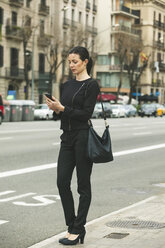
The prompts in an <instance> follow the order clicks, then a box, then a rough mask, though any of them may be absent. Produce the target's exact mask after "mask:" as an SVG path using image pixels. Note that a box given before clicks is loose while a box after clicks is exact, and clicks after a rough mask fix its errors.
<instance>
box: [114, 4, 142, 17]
mask: <svg viewBox="0 0 165 248" xmlns="http://www.w3.org/2000/svg"><path fill="white" fill-rule="evenodd" d="M118 11H122V12H124V13H126V14H129V15H133V16H134V17H137V18H139V14H138V13H137V11H136V10H134V9H130V8H128V7H126V6H124V5H121V6H119V7H118V8H116V9H115V10H113V12H118Z"/></svg>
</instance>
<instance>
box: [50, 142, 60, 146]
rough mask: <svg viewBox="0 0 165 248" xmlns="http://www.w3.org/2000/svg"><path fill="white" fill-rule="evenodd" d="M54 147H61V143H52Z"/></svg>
mask: <svg viewBox="0 0 165 248" xmlns="http://www.w3.org/2000/svg"><path fill="white" fill-rule="evenodd" d="M52 145H53V146H58V145H60V142H55V143H52Z"/></svg>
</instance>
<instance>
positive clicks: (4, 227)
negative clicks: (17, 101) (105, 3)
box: [0, 117, 165, 248]
mask: <svg viewBox="0 0 165 248" xmlns="http://www.w3.org/2000/svg"><path fill="white" fill-rule="evenodd" d="M108 122H109V124H110V132H111V138H112V144H113V152H114V158H115V160H114V162H111V163H107V164H97V165H94V167H93V174H92V191H93V198H92V204H91V208H90V211H89V215H88V221H89V220H92V219H95V218H98V217H100V216H103V215H105V214H108V213H110V212H113V211H115V210H118V209H121V208H123V207H126V206H129V205H131V204H133V203H135V202H138V201H140V200H143V199H146V198H148V197H149V196H152V195H156V194H159V193H161V192H164V191H165V188H164V187H163V184H161V183H164V182H165V117H163V118H139V117H137V118H125V119H109V120H108ZM93 124H94V126H95V127H96V129H97V131H99V132H100V133H101V131H103V129H104V122H103V120H100V119H99V120H93ZM60 134H61V131H60V130H59V122H54V121H35V122H18V123H3V124H2V125H1V126H0V248H27V247H29V246H31V245H32V244H35V243H37V242H39V241H42V240H44V239H47V238H48V237H51V236H53V235H55V234H58V233H60V232H62V231H64V230H65V229H66V227H65V223H64V217H63V211H62V207H61V202H60V198H59V195H58V190H57V187H56V165H57V164H56V162H57V158H58V151H59V144H60ZM76 188H77V185H76V177H75V175H74V176H73V181H72V189H73V192H74V194H75V198H76V205H77V200H78V195H77V193H76Z"/></svg>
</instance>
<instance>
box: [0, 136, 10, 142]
mask: <svg viewBox="0 0 165 248" xmlns="http://www.w3.org/2000/svg"><path fill="white" fill-rule="evenodd" d="M11 139H13V137H3V138H0V141H1V140H11Z"/></svg>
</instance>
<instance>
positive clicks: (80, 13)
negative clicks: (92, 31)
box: [78, 11, 82, 23]
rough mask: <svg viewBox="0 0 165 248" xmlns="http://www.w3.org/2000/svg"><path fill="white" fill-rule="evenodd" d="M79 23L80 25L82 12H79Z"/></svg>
mask: <svg viewBox="0 0 165 248" xmlns="http://www.w3.org/2000/svg"><path fill="white" fill-rule="evenodd" d="M78 19H79V23H81V20H82V12H81V11H79V18H78Z"/></svg>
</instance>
